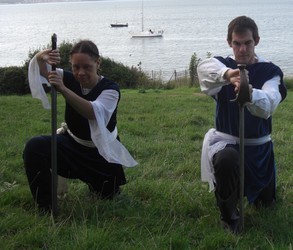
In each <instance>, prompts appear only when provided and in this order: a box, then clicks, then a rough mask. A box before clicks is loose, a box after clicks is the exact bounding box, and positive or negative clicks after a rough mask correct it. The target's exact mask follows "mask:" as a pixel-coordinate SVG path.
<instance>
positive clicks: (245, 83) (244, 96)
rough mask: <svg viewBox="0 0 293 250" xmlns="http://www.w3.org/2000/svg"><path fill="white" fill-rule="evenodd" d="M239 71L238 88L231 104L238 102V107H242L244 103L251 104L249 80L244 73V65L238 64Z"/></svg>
mask: <svg viewBox="0 0 293 250" xmlns="http://www.w3.org/2000/svg"><path fill="white" fill-rule="evenodd" d="M237 66H238V68H239V70H240V86H239V91H238V93H237V95H236V98H235V99H233V100H231V101H232V102H238V103H239V105H241V106H243V105H245V104H246V103H250V102H251V91H250V87H249V79H248V76H247V73H246V65H245V64H238V65H237Z"/></svg>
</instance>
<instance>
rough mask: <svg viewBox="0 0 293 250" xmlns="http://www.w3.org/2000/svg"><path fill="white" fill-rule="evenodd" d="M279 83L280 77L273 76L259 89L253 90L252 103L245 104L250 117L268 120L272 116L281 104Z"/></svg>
mask: <svg viewBox="0 0 293 250" xmlns="http://www.w3.org/2000/svg"><path fill="white" fill-rule="evenodd" d="M280 81H281V79H280V76H275V77H273V78H272V79H270V80H268V81H266V82H265V83H264V85H263V86H262V88H261V89H253V91H252V103H251V104H247V109H248V110H249V111H250V113H251V114H252V115H255V116H258V117H261V118H264V119H268V118H269V117H270V116H271V115H272V114H273V112H274V111H275V110H276V108H277V107H278V105H279V103H280V102H281V94H280V92H279V85H280V83H281V82H280Z"/></svg>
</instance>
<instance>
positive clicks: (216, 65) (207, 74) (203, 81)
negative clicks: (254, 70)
mask: <svg viewBox="0 0 293 250" xmlns="http://www.w3.org/2000/svg"><path fill="white" fill-rule="evenodd" d="M228 69H229V68H228V67H226V65H225V64H223V63H221V62H220V61H219V60H217V59H216V58H208V59H206V60H204V61H202V62H200V63H199V64H198V67H197V74H198V79H199V84H200V88H201V91H202V92H204V93H206V94H207V95H210V96H212V95H215V94H217V93H218V92H219V91H220V90H221V88H222V87H223V86H225V85H228V84H229V82H227V81H226V80H225V79H224V74H225V73H226V71H227V70H228Z"/></svg>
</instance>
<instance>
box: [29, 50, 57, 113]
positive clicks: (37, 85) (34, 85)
mask: <svg viewBox="0 0 293 250" xmlns="http://www.w3.org/2000/svg"><path fill="white" fill-rule="evenodd" d="M47 67H48V71H50V65H49V64H47ZM56 70H57V72H58V74H59V75H61V76H63V70H62V69H56ZM28 81H29V87H30V90H31V94H32V97H33V98H37V99H39V100H41V102H42V104H43V107H44V108H45V109H50V108H51V105H50V103H49V100H48V97H47V95H46V92H45V90H44V87H43V84H47V85H48V86H50V84H49V83H48V81H47V79H46V78H45V77H43V76H41V74H40V67H39V64H38V62H37V57H36V56H34V57H33V58H32V59H31V61H30V63H29V67H28Z"/></svg>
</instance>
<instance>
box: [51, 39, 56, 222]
mask: <svg viewBox="0 0 293 250" xmlns="http://www.w3.org/2000/svg"><path fill="white" fill-rule="evenodd" d="M51 40H52V50H54V49H56V48H57V35H56V34H53V35H52V38H51ZM55 70H56V65H54V64H53V65H52V71H55ZM51 108H52V111H51V130H52V139H51V169H52V172H51V178H52V215H53V217H55V216H56V215H57V135H56V130H57V91H56V89H55V87H54V86H51Z"/></svg>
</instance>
